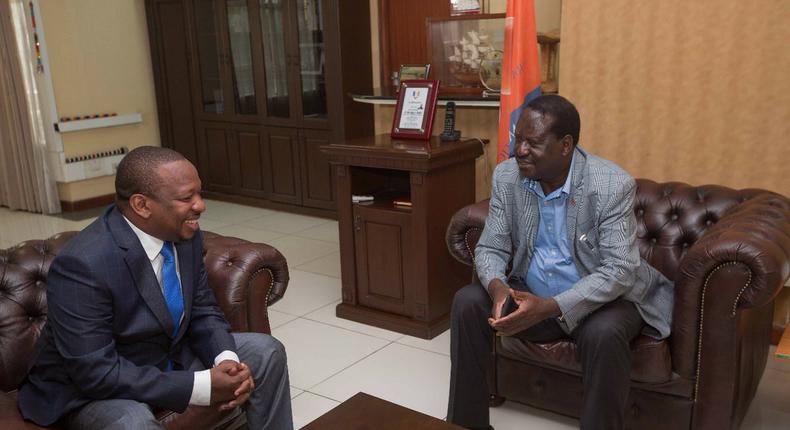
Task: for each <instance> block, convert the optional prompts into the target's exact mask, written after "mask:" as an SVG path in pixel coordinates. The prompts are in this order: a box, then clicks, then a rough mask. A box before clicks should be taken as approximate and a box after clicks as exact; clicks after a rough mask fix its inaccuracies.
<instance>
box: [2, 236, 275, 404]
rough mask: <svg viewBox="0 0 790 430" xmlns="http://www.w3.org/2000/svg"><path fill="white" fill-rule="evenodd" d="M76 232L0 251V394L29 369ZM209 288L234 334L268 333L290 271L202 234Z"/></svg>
mask: <svg viewBox="0 0 790 430" xmlns="http://www.w3.org/2000/svg"><path fill="white" fill-rule="evenodd" d="M76 234H77V232H74V231H71V232H64V233H60V234H57V235H55V236H52V237H51V238H49V239H45V240H29V241H26V242H22V243H20V244H18V245H16V246H14V247H12V248H9V249H0V388H2V390H3V391H11V390H14V389H16V387H17V386H18V385H19V384H20V383H21V382H22V380H23V379H24V377H25V375H27V372H28V371H29V370H30V368H31V367H32V366H33V361H34V359H35V356H36V348H35V345H36V341H37V340H38V337H39V335H40V334H41V329H42V327H43V326H44V323H45V322H46V315H47V296H46V282H47V272H48V271H49V266H50V264H51V263H52V260H53V259H54V258H55V256H56V255H57V254H58V252H59V251H60V250H61V249H63V247H64V246H65V245H66V243H67V242H68V241H69V239H71V238H72V237H74V236H75V235H76ZM203 237H204V241H203V253H204V261H205V264H206V271H207V272H208V282H209V286H211V287H212V288H213V289H214V293H215V295H216V297H217V301H218V302H219V305H220V308H222V311H223V312H224V313H225V315H226V317H227V319H228V321H229V322H230V323H231V327H232V329H233V330H234V331H257V332H262V333H269V332H270V329H269V319H268V313H267V307H268V305H271V304H273V303H274V302H276V301H277V300H279V299H280V298H282V296H283V294H284V293H285V289H286V287H287V285H288V265H287V263H286V261H285V257H284V256H283V255H282V254H280V252H279V251H277V250H276V249H275V248H273V247H271V246H268V245H264V244H258V243H250V242H248V241H246V240H242V239H237V238H231V237H224V236H220V235H216V234H213V233H210V232H204V233H203Z"/></svg>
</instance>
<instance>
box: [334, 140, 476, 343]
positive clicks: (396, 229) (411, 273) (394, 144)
mask: <svg viewBox="0 0 790 430" xmlns="http://www.w3.org/2000/svg"><path fill="white" fill-rule="evenodd" d="M321 150H322V152H323V153H324V154H326V156H327V158H328V159H329V162H330V164H331V165H332V170H333V174H334V177H335V184H336V187H337V194H336V196H337V213H338V219H339V223H340V265H341V274H342V281H343V302H342V303H340V304H339V305H338V306H337V316H338V317H341V318H346V319H350V320H353V321H357V322H361V323H364V324H370V325H373V326H377V327H381V328H384V329H388V330H393V331H397V332H400V333H404V334H408V335H411V336H417V337H421V338H424V339H430V338H433V337H434V336H436V335H437V334H439V333H442V332H443V331H445V330H446V329H447V328H448V327H449V316H450V305H451V303H452V298H453V295H454V294H455V292H456V291H457V290H458V289H459V288H461V287H463V286H464V285H466V284H468V283H469V282H470V280H471V272H470V270H469V268H468V267H465V266H464V265H462V264H461V263H459V262H457V261H455V260H454V259H453V258H452V256H450V254H449V252H448V251H447V246H446V245H445V240H444V235H445V231H446V230H447V225H448V223H449V220H450V217H452V215H453V214H454V213H455V212H456V211H457V210H458V209H460V208H462V207H463V206H465V205H468V204H470V203H473V202H474V197H475V159H476V158H477V157H478V156H479V155H481V154H482V153H483V148H482V144H481V142H480V141H478V140H466V141H460V142H441V141H440V140H439V139H438V138H437V137H432V138H431V140H430V141H414V140H409V141H407V140H392V139H391V138H390V136H388V135H379V136H375V137H364V138H359V139H355V140H350V141H347V142H346V143H345V144H339V145H328V146H323V147H322V148H321ZM352 195H371V196H373V197H374V200H373V201H372V202H362V203H352V198H351V196H352ZM394 201H399V202H401V203H402V202H403V201H410V202H411V207H408V206H407V205H404V204H398V205H396V204H395V203H394Z"/></svg>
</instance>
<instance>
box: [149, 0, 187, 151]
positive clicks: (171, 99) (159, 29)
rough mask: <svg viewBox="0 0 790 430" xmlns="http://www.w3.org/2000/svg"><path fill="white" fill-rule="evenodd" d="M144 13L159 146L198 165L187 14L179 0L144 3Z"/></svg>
mask: <svg viewBox="0 0 790 430" xmlns="http://www.w3.org/2000/svg"><path fill="white" fill-rule="evenodd" d="M147 6H148V7H147V8H146V13H147V15H148V16H147V18H148V30H149V34H150V35H151V36H150V43H151V57H152V58H153V61H152V65H153V68H154V83H155V85H156V93H157V98H156V100H157V111H158V116H159V134H160V136H161V140H162V146H165V147H168V148H171V149H174V150H176V151H178V152H180V153H181V154H182V155H183V156H184V157H186V158H187V159H188V160H189V161H191V162H192V164H194V165H195V166H197V165H198V149H197V142H196V139H195V137H196V136H195V119H194V116H193V114H192V102H193V100H192V90H191V88H190V71H189V70H190V65H189V61H190V54H189V52H190V51H189V36H188V33H187V15H186V10H185V7H184V3H183V2H182V0H157V1H149V2H148V3H147Z"/></svg>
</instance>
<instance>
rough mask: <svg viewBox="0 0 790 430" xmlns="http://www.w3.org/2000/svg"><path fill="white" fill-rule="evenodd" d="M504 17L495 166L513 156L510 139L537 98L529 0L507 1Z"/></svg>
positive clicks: (532, 14)
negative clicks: (523, 114)
mask: <svg viewBox="0 0 790 430" xmlns="http://www.w3.org/2000/svg"><path fill="white" fill-rule="evenodd" d="M506 16H507V17H506V18H505V58H504V59H503V64H502V90H501V94H500V96H499V147H498V148H497V163H499V162H500V161H503V160H507V159H508V158H510V157H512V156H513V154H514V152H515V150H516V147H515V142H514V140H515V139H514V137H513V135H514V134H515V130H516V122H518V117H519V116H520V115H521V111H523V110H524V108H525V107H526V106H527V103H529V102H530V100H532V99H534V98H535V97H537V96H539V95H540V64H539V63H538V36H537V31H536V30H535V4H534V2H533V0H508V2H507V15H506Z"/></svg>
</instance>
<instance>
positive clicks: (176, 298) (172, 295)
mask: <svg viewBox="0 0 790 430" xmlns="http://www.w3.org/2000/svg"><path fill="white" fill-rule="evenodd" d="M159 253H160V254H162V257H164V259H165V262H164V264H163V265H162V292H163V293H164V296H165V303H167V308H168V309H170V316H171V317H172V318H173V326H174V327H175V329H174V330H173V336H175V335H176V333H178V326H179V324H180V322H181V314H182V313H184V298H183V297H182V296H181V283H180V282H179V281H178V273H176V259H175V258H174V256H173V242H169V241H167V242H165V244H164V245H162V250H161V251H160V252H159Z"/></svg>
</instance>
